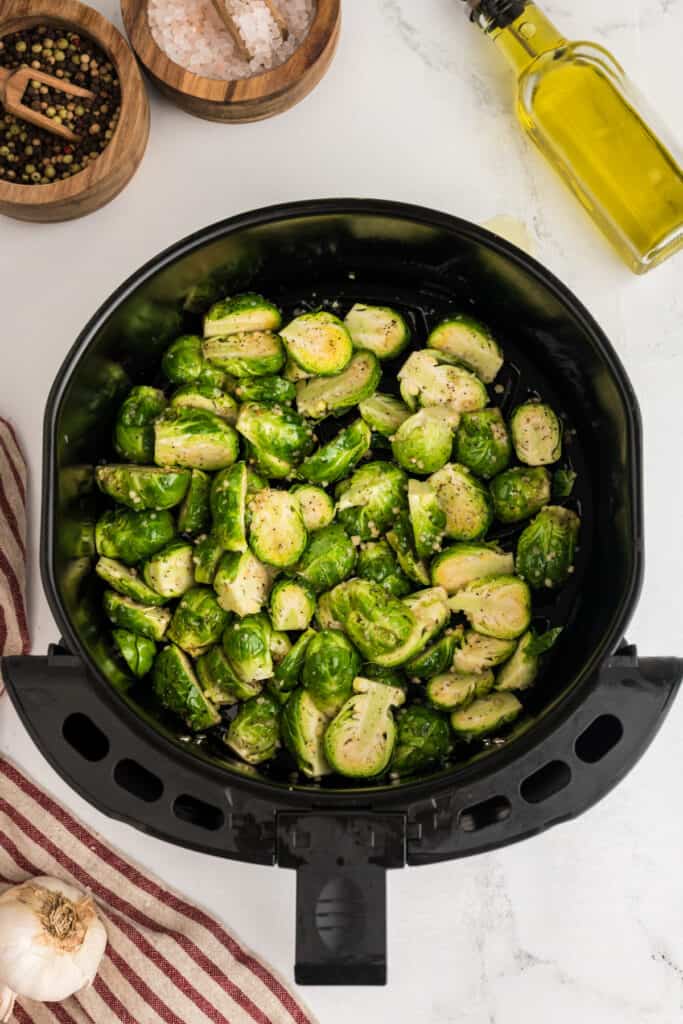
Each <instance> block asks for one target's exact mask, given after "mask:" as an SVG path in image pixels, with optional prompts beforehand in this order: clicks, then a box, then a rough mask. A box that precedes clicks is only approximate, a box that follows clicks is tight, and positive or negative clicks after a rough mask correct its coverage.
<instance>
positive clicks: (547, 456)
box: [510, 402, 562, 466]
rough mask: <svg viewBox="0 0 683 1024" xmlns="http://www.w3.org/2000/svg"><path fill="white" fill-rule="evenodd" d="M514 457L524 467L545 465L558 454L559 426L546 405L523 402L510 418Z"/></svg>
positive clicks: (559, 443)
mask: <svg viewBox="0 0 683 1024" xmlns="http://www.w3.org/2000/svg"><path fill="white" fill-rule="evenodd" d="M510 432H511V434H512V443H513V445H514V446H515V454H516V455H517V458H518V459H519V461H520V462H524V463H525V464H526V465H527V466H547V465H549V464H550V463H552V462H557V460H558V459H559V457H560V456H561V455H562V425H561V423H560V421H559V419H558V418H557V415H556V414H555V412H554V411H553V410H552V409H551V408H550V406H549V405H545V404H543V403H542V402H525V403H524V404H523V405H518V406H517V408H516V409H515V410H514V412H513V413H512V416H511V417H510Z"/></svg>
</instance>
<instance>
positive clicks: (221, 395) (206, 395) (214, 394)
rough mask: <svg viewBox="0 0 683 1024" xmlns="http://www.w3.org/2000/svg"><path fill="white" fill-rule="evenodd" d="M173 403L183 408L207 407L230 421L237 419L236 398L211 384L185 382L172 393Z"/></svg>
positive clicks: (176, 406)
mask: <svg viewBox="0 0 683 1024" xmlns="http://www.w3.org/2000/svg"><path fill="white" fill-rule="evenodd" d="M171 405H172V406H174V407H175V408H181V409H182V408H189V409H207V410H208V411H209V412H212V413H214V414H215V415H216V416H220V418H221V419H222V420H226V421H227V422H228V423H235V421H236V420H237V402H236V401H235V399H234V398H233V397H232V395H226V393H225V391H221V389H220V388H215V387H212V386H211V385H210V384H183V386H182V387H180V388H178V390H177V391H174V392H173V394H172V395H171Z"/></svg>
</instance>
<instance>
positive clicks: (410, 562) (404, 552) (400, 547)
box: [387, 511, 429, 586]
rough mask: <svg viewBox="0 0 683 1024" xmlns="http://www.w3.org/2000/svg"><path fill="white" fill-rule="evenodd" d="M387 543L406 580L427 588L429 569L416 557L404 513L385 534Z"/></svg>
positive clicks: (411, 534) (409, 528) (408, 522)
mask: <svg viewBox="0 0 683 1024" xmlns="http://www.w3.org/2000/svg"><path fill="white" fill-rule="evenodd" d="M387 543H388V544H390V545H391V547H392V548H393V550H394V553H395V555H396V559H397V561H398V564H399V565H400V567H401V569H402V570H403V572H404V573H405V574H406V576H407V577H408V579H409V580H413V582H414V583H421V584H422V586H428V585H429V569H428V568H427V565H426V563H425V562H423V561H422V559H421V558H418V557H417V552H416V551H415V544H414V542H413V531H412V529H411V526H410V519H409V517H408V515H407V514H406V513H405V512H403V511H402V512H400V513H399V514H398V516H397V517H396V522H395V523H394V528H393V530H389V531H388V533H387Z"/></svg>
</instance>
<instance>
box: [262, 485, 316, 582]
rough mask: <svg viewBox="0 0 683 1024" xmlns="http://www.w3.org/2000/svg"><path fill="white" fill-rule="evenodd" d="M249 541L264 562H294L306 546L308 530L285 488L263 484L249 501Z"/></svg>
mask: <svg viewBox="0 0 683 1024" xmlns="http://www.w3.org/2000/svg"><path fill="white" fill-rule="evenodd" d="M249 519H250V522H249V545H250V547H251V550H252V551H253V552H254V554H255V555H256V557H257V558H259V559H260V560H261V561H262V562H265V564H266V565H272V566H275V568H277V569H286V568H288V567H289V566H292V565H296V563H297V562H298V561H299V559H300V558H301V556H302V555H303V553H304V550H305V548H306V541H307V534H306V527H305V526H304V521H303V517H302V515H301V509H300V507H299V502H298V501H297V500H296V498H295V497H294V496H293V495H291V494H289V493H288V492H287V491H276V490H273V489H272V488H266V489H265V490H263V491H259V492H258V494H255V495H254V496H253V497H252V498H251V500H250V502H249Z"/></svg>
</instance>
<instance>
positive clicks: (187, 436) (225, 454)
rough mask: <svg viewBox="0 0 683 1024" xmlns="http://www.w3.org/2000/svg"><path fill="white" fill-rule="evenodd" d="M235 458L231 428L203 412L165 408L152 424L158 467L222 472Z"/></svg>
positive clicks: (235, 443) (236, 443)
mask: <svg viewBox="0 0 683 1024" xmlns="http://www.w3.org/2000/svg"><path fill="white" fill-rule="evenodd" d="M238 455H239V441H238V437H237V434H236V433H235V430H234V428H233V427H231V426H230V424H229V423H226V422H225V420H222V419H221V418H220V416H215V415H214V414H213V413H212V412H207V410H206V409H188V408H181V409H168V410H167V411H166V412H165V413H163V414H162V415H161V416H160V417H159V418H158V419H157V420H156V421H155V424H154V461H155V462H156V463H157V465H159V466H186V467H187V468H188V469H209V470H211V469H224V468H225V467H226V466H232V464H233V462H235V460H236V459H237V457H238Z"/></svg>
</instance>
